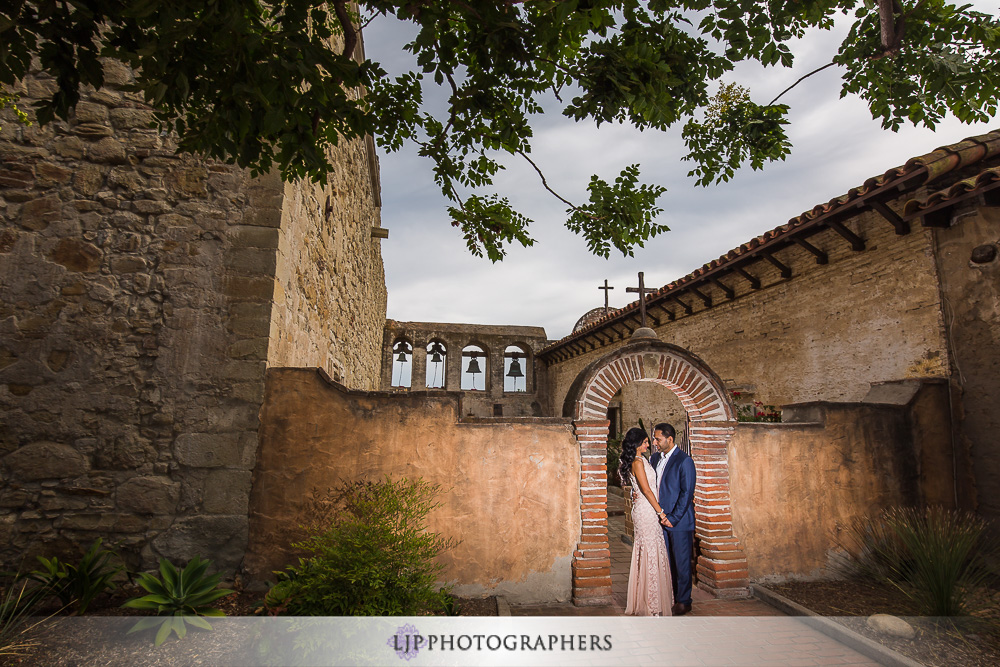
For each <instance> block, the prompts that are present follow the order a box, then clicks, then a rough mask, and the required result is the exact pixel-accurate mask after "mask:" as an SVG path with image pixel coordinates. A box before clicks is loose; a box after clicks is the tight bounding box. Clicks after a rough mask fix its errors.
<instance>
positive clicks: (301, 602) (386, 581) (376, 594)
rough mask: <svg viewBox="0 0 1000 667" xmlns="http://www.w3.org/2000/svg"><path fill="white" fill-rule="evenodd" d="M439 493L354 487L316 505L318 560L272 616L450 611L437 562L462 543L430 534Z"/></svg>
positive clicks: (403, 486)
mask: <svg viewBox="0 0 1000 667" xmlns="http://www.w3.org/2000/svg"><path fill="white" fill-rule="evenodd" d="M438 493H440V487H439V486H438V485H432V484H429V483H427V482H426V481H424V480H422V479H416V480H407V479H401V480H398V481H393V480H390V479H388V478H386V479H383V480H381V481H378V482H371V481H358V482H348V483H345V484H343V485H342V486H340V487H339V488H338V489H336V490H332V491H331V492H330V493H328V494H326V495H319V496H317V497H316V498H315V500H314V502H313V504H312V507H311V510H310V511H311V520H310V522H309V524H308V525H307V526H305V528H306V530H307V531H308V532H309V537H307V538H306V539H305V540H303V541H301V542H298V543H296V544H294V545H293V546H295V547H296V548H297V549H302V550H304V551H306V552H308V553H310V554H311V556H309V557H308V558H302V559H300V560H299V563H298V565H293V566H291V567H290V568H289V571H290V576H288V577H286V578H284V580H283V581H279V583H278V584H277V585H276V586H275V587H274V588H272V591H274V590H275V589H277V588H279V587H281V590H280V592H275V593H274V595H273V596H272V597H273V598H274V604H273V606H272V607H270V608H272V609H274V608H276V607H277V606H278V605H283V606H284V608H285V609H287V611H288V613H290V614H293V615H302V616H412V615H415V614H417V613H419V612H421V611H426V610H434V611H437V610H439V609H441V608H442V607H444V608H445V609H447V597H446V593H447V591H445V590H444V589H439V588H438V586H437V584H436V578H437V575H438V574H439V573H440V571H441V569H442V567H443V566H442V565H440V564H439V563H438V562H437V561H436V559H437V557H438V555H439V554H441V553H443V552H444V551H446V550H448V549H451V548H453V547H454V546H455V545H456V544H457V543H456V542H455V541H454V540H452V539H445V538H443V537H442V536H441V535H439V534H437V533H431V532H428V531H427V529H426V517H427V514H428V513H429V512H430V511H431V510H432V509H434V508H435V507H437V503H435V502H434V498H435V496H436V495H437V494H438Z"/></svg>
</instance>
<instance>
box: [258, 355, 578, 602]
mask: <svg viewBox="0 0 1000 667" xmlns="http://www.w3.org/2000/svg"><path fill="white" fill-rule="evenodd" d="M262 421H263V426H262V428H261V448H260V452H259V455H258V457H257V467H256V470H255V472H254V484H253V493H252V500H251V515H250V516H251V529H250V549H249V552H248V555H247V560H246V569H247V572H248V576H249V577H250V578H252V579H267V578H270V577H271V576H272V575H271V572H272V571H273V570H277V569H281V567H282V566H284V565H285V564H287V563H288V562H289V561H290V559H291V557H292V554H291V552H290V550H289V548H288V545H289V544H290V542H292V541H294V539H295V537H296V535H297V526H298V522H299V519H298V517H299V516H300V512H301V510H302V508H303V506H304V503H305V501H306V498H307V494H309V493H310V492H311V491H312V490H313V489H320V490H325V489H327V488H329V487H331V486H335V485H336V484H337V483H338V481H339V480H341V479H347V480H355V479H359V478H368V479H378V478H380V477H382V476H383V475H390V476H391V477H394V478H398V477H422V478H424V479H426V480H428V481H430V482H432V483H440V484H441V485H442V486H443V487H444V488H445V489H446V492H445V493H444V494H443V495H442V496H441V497H440V500H441V502H442V506H441V507H440V508H438V509H436V510H434V511H433V512H432V514H431V515H430V517H429V521H428V524H429V528H430V529H431V530H433V531H438V532H441V533H443V534H444V535H446V536H452V537H456V538H458V539H460V540H461V544H460V545H459V546H458V547H457V548H456V549H455V550H454V551H451V552H448V553H446V554H444V555H443V556H442V559H441V562H442V563H443V564H444V565H445V571H444V575H443V578H444V580H446V581H448V582H451V583H454V584H456V591H457V592H459V593H462V594H478V593H492V594H503V595H505V596H507V598H508V599H510V600H512V601H524V602H528V601H534V600H554V599H560V600H565V599H568V597H569V595H570V591H571V571H570V564H571V559H572V554H573V550H574V548H575V545H576V543H577V541H578V540H579V538H580V489H579V480H580V452H579V446H578V445H577V444H576V441H575V439H574V437H573V434H572V427H571V425H570V424H569V422H568V421H566V420H561V419H531V418H525V419H514V420H509V421H504V420H499V419H498V420H477V421H470V422H463V421H460V415H459V412H458V396H457V395H456V394H455V393H449V392H443V391H430V392H413V393H386V392H355V391H346V390H345V389H344V388H343V387H342V386H340V385H338V384H337V383H334V382H332V381H329V380H328V379H326V378H324V377H322V376H321V375H320V374H319V373H318V372H317V371H316V370H314V369H272V370H270V371H268V374H267V392H266V398H265V403H264V408H263V411H262Z"/></svg>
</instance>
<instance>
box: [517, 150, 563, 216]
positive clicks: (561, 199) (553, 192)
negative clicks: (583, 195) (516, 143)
mask: <svg viewBox="0 0 1000 667" xmlns="http://www.w3.org/2000/svg"><path fill="white" fill-rule="evenodd" d="M517 154H518V155H520V156H521V157H523V158H524V159H525V160H527V161H528V164H530V165H531V166H532V167H534V168H535V171H536V172H537V173H538V178H540V179H541V180H542V187H543V188H545V189H546V190H548V191H549V192H550V193H552V196H554V197H555V198H556V199H558V200H559V201H561V202H562V203H564V204H566V206H569V207H570V208H571V209H573V210H574V211H575V210H576V205H575V204H574V203H573V202H571V201H569V200H567V199H565V198H564V197H563V196H562V195H560V194H559V193H558V192H556V191H555V190H553V189H552V188H550V187H549V183H548V181H546V180H545V174H543V173H542V170H541V169H539V168H538V165H537V164H535V162H534V160H532V159H531V158H530V157H528V155H527V154H526V153H525V152H524V151H522V150H520V149H518V151H517Z"/></svg>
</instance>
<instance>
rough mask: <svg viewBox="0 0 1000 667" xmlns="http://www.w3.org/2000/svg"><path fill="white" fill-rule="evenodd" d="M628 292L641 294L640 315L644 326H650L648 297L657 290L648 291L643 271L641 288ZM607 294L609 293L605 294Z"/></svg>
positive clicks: (630, 289)
mask: <svg viewBox="0 0 1000 667" xmlns="http://www.w3.org/2000/svg"><path fill="white" fill-rule="evenodd" d="M625 291H626V292H633V293H638V294H639V314H640V315H642V326H644V327H645V326H648V325H647V324H646V295H647V294H649V293H650V292H655V291H656V290H655V289H647V288H646V283H645V282H644V281H643V277H642V271H640V272H639V286H638V287H626V288H625ZM605 294H607V292H605Z"/></svg>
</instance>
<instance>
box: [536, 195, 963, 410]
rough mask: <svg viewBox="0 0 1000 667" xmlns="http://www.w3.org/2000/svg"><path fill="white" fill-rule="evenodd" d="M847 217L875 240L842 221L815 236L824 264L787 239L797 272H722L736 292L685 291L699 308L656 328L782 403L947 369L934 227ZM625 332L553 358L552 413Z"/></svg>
mask: <svg viewBox="0 0 1000 667" xmlns="http://www.w3.org/2000/svg"><path fill="white" fill-rule="evenodd" d="M893 205H894V206H896V207H897V208H898V207H899V205H898V204H893ZM846 226H847V227H849V228H850V229H852V231H854V232H856V233H858V234H859V235H860V236H861V237H863V238H864V239H865V241H866V244H867V249H866V250H864V251H862V252H855V251H853V250H851V248H850V246H849V245H848V243H847V242H846V241H845V240H844V239H843V238H841V237H840V236H839V235H837V234H835V233H833V232H824V233H822V234H818V235H816V236H814V237H812V238H810V240H809V242H810V243H812V244H813V245H814V246H816V247H817V248H819V249H821V250H824V251H826V252H827V253H828V254H829V263H828V264H826V265H817V264H816V260H815V258H814V257H813V256H812V255H811V254H810V253H808V252H806V251H805V250H803V249H801V248H798V247H791V248H786V249H784V250H781V251H779V252H777V253H775V256H776V257H777V258H778V259H779V260H780V261H781V262H783V263H784V264H786V265H788V266H790V267H791V268H792V278H791V279H789V280H783V279H782V278H781V276H780V273H779V271H778V270H777V269H776V268H774V267H773V266H771V265H770V264H768V263H767V262H758V263H756V264H754V265H753V267H752V268H751V269H749V271H750V273H752V274H753V275H755V276H757V277H759V279H760V280H761V283H762V285H763V289H760V290H752V289H751V287H750V285H749V283H748V282H747V281H745V280H742V279H738V280H737V279H734V278H732V277H730V278H728V279H726V281H725V282H726V283H727V284H728V285H729V286H730V287H731V288H732V289H734V291H735V293H736V298H735V299H734V300H731V301H730V300H727V299H725V298H723V297H722V296H721V292H720V291H718V290H715V291H714V292H713V294H714V296H715V299H716V301H717V303H718V305H716V306H714V307H712V308H709V309H706V308H705V307H704V305H703V304H702V303H701V302H700V301H698V299H697V298H696V297H692V296H688V297H686V300H687V301H688V302H689V303H690V305H692V306H693V310H694V314H693V315H690V316H686V315H683V310H682V309H681V308H680V307H679V306H676V305H674V306H673V308H674V310H675V312H677V313H678V318H677V320H675V321H673V322H670V321H664V322H663V323H662V325H661V326H660V327H658V328H657V329H656V331H657V333H658V334H659V337H660V340H663V341H666V342H669V343H674V344H676V345H680V346H681V347H684V348H687V349H688V350H690V351H691V352H693V353H694V354H696V355H698V356H699V357H701V358H702V359H703V360H704V361H705V362H706V363H707V364H708V365H709V366H710V367H711V368H712V370H714V371H715V372H716V373H717V374H718V375H719V376H720V377H722V378H724V379H725V380H726V381H727V382H730V381H731V382H732V383H733V385H734V386H738V387H744V388H748V389H752V390H755V391H756V394H755V398H756V400H760V401H763V402H764V403H768V404H773V405H778V406H780V405H784V404H787V403H796V402H804V401H814V400H828V401H858V400H861V399H862V398H863V397H864V396H865V394H866V393H867V391H868V388H869V385H870V383H872V382H879V381H889V380H900V379H904V378H918V377H946V376H947V374H948V358H947V351H946V347H945V341H944V329H943V320H942V317H941V314H940V307H939V302H940V299H939V296H938V289H937V278H936V271H935V266H934V259H933V254H932V252H931V245H930V234H931V232H930V231H928V230H926V229H923V228H920V227H919V226H916V225H915V226H914V229H913V231H911V232H910V233H909V234H906V235H904V236H897V235H896V234H895V232H894V230H893V228H892V226H891V225H889V224H888V223H887V222H885V221H884V220H881V219H879V218H878V217H877V216H875V215H874V214H871V213H863V214H861V215H859V216H856V217H855V218H852V219H851V220H848V221H847V223H846ZM709 291H711V290H709ZM656 313H657V314H658V315H659V316H661V317H663V319H664V320H666V317H665V316H664V315H663V313H662V312H660V311H656ZM622 344H624V343H623V342H621V341H620V342H617V343H611V344H608V345H606V346H603V347H598V349H596V350H593V351H590V352H588V353H586V354H582V355H579V356H575V357H573V358H571V359H568V360H566V361H564V362H562V363H554V364H553V365H551V366H549V367H548V378H549V386H550V391H551V403H550V404H549V406H548V409H549V410H553V412H551V413H550V414H559V407H560V406H561V405H562V401H563V398H564V397H565V395H566V391H567V390H568V388H569V386H570V384H571V383H572V382H573V380H574V379H575V378H576V376H577V374H578V373H579V372H580V370H582V369H583V368H584V367H586V365H587V364H589V363H590V362H591V361H593V360H594V359H596V358H598V357H600V356H602V355H604V354H607V353H608V352H609V351H611V350H614V349H616V348H618V347H620V346H621V345H622Z"/></svg>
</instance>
